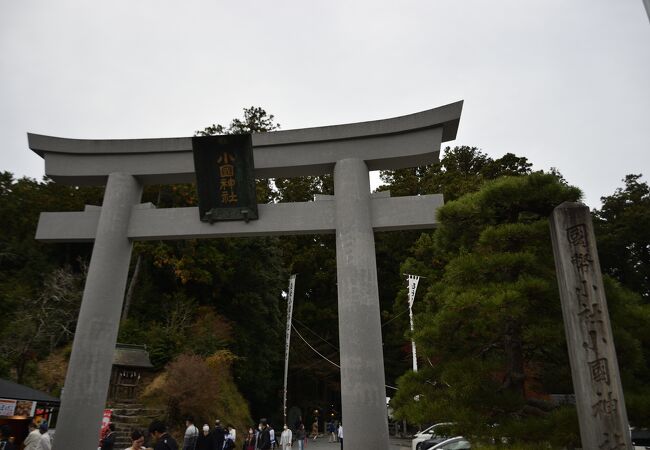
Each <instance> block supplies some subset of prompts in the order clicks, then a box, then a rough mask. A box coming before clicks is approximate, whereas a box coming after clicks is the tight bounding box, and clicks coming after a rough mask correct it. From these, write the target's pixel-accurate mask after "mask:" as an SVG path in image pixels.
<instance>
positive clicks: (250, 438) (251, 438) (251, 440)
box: [242, 427, 257, 450]
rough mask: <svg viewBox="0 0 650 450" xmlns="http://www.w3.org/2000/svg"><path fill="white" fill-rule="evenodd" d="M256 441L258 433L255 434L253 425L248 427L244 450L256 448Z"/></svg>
mask: <svg viewBox="0 0 650 450" xmlns="http://www.w3.org/2000/svg"><path fill="white" fill-rule="evenodd" d="M256 441H257V435H256V434H255V430H253V427H251V428H249V429H248V435H247V436H246V438H245V439H244V446H243V447H242V450H255V443H256Z"/></svg>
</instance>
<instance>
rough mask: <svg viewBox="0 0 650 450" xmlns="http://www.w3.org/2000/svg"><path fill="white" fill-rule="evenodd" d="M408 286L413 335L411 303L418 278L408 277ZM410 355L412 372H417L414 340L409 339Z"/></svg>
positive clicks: (413, 299)
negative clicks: (411, 356) (411, 357)
mask: <svg viewBox="0 0 650 450" xmlns="http://www.w3.org/2000/svg"><path fill="white" fill-rule="evenodd" d="M406 275H407V277H408V284H409V318H410V319H411V333H413V302H414V301H415V292H416V291H417V290H418V282H419V281H420V277H419V276H417V275H408V274H406ZM411 354H412V355H413V372H417V371H418V358H417V354H416V351H415V340H414V339H413V337H411Z"/></svg>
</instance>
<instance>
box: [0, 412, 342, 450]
mask: <svg viewBox="0 0 650 450" xmlns="http://www.w3.org/2000/svg"><path fill="white" fill-rule="evenodd" d="M185 427H186V428H185V433H184V435H183V444H182V446H181V447H179V445H178V443H177V442H176V440H175V439H174V438H173V437H172V436H171V435H170V434H169V433H168V431H167V426H166V425H165V423H164V422H161V421H159V420H155V421H153V422H152V423H151V425H150V426H149V434H150V436H151V437H153V439H154V443H153V447H146V446H145V434H144V433H143V432H142V431H141V430H133V431H132V433H131V447H129V448H128V449H126V450H148V449H150V448H153V450H234V449H237V430H235V428H234V427H233V426H232V425H227V426H225V427H224V426H222V424H221V421H219V420H216V421H215V423H214V426H213V427H210V426H209V425H208V424H205V425H203V426H202V427H201V429H200V430H199V428H198V427H197V426H196V425H195V424H194V419H193V418H192V417H188V418H187V419H186V421H185ZM313 431H314V430H313V427H312V435H310V436H308V435H307V432H306V430H305V425H304V424H303V423H302V420H300V419H299V420H298V421H297V422H296V424H295V426H294V429H293V430H292V429H290V428H289V427H288V426H287V425H286V424H285V425H284V427H283V429H282V431H281V432H280V433H279V434H278V433H276V431H275V429H274V428H273V426H272V425H271V424H270V423H269V421H268V420H267V419H261V420H260V422H259V424H258V425H257V427H250V428H249V429H248V430H247V432H246V433H245V434H244V436H243V444H242V446H241V450H276V449H277V450H291V449H293V448H294V447H293V445H294V444H296V447H297V449H298V450H304V448H305V441H306V440H307V439H309V438H312V439H314V440H315V439H316V438H318V424H317V423H316V431H315V433H314V432H313ZM114 432H115V426H114V425H113V424H110V425H109V431H108V433H107V434H106V436H105V437H104V438H103V439H102V441H101V450H116V449H115V433H114ZM327 432H328V435H329V442H340V444H341V449H343V426H342V424H340V423H339V424H338V425H335V424H334V422H328V424H327ZM36 449H37V450H41V449H40V448H38V447H37V448H36ZM2 450H4V449H2ZM10 450H11V449H10ZM45 450H49V447H48V448H47V449H45Z"/></svg>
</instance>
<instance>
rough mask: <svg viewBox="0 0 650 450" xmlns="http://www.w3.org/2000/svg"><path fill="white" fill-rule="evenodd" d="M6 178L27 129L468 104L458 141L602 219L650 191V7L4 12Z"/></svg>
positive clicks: (603, 2)
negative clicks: (631, 195) (575, 190)
mask: <svg viewBox="0 0 650 450" xmlns="http://www.w3.org/2000/svg"><path fill="white" fill-rule="evenodd" d="M0 58H1V59H0V61H1V63H0V64H1V65H0V170H8V171H11V172H14V173H15V174H16V175H18V176H22V175H27V176H30V177H35V178H40V177H41V176H42V174H43V163H42V160H41V159H40V158H39V157H38V156H36V155H35V154H34V153H32V152H31V151H30V150H29V149H28V147H27V139H26V133H27V132H28V131H30V132H35V133H41V134H47V135H53V136H62V137H68V138H91V139H93V138H94V139H113V138H114V139H118V138H146V137H172V136H190V135H191V134H192V133H193V132H194V130H196V129H199V128H203V127H204V126H207V125H209V124H212V123H222V124H227V123H228V122H229V121H230V119H232V118H233V117H239V116H240V115H241V111H242V108H243V107H247V106H252V105H255V106H262V107H263V108H265V109H266V110H267V111H268V112H270V113H272V114H274V115H275V116H276V119H277V121H278V122H279V123H280V124H281V125H282V128H283V129H290V128H303V127H311V126H322V125H332V124H338V123H347V122H357V121H365V120H373V119H382V118H388V117H394V116H399V115H404V114H410V113H413V112H418V111H421V110H425V109H429V108H433V107H436V106H440V105H443V104H447V103H450V102H454V101H457V100H465V105H464V110H463V115H462V117H461V123H460V128H459V132H458V139H457V140H456V141H454V142H451V143H449V144H450V145H452V146H453V145H471V146H477V147H480V148H481V149H482V150H483V151H484V152H486V153H487V154H489V155H490V156H493V157H500V156H501V155H503V154H504V153H506V152H512V153H515V154H517V155H520V156H526V157H527V158H528V159H529V160H530V161H531V162H532V163H533V164H534V167H535V168H538V169H548V168H550V167H557V168H558V169H559V170H560V171H561V172H562V173H563V174H564V175H565V177H566V178H567V180H568V181H569V182H570V183H572V184H575V185H577V186H579V187H580V188H582V189H583V191H584V192H585V200H586V202H587V203H588V204H589V205H590V206H592V207H597V206H599V198H600V196H602V195H608V194H611V193H612V192H613V191H614V189H615V188H616V187H620V186H622V182H621V181H620V180H621V179H622V178H623V177H624V176H625V175H626V174H628V173H643V174H644V180H646V181H648V180H649V179H650V170H649V169H650V23H649V21H648V16H647V15H646V12H645V10H644V7H643V2H642V1H641V0H491V1H488V0H420V1H410V0H401V1H395V0H391V1H385V0H369V1H354V0H345V1H343V0H328V1H320V2H319V1H309V0H275V1H256V2H253V1H218V0H211V1H207V0H206V1H198V0H194V1H187V0H186V1H183V2H179V1H171V0H170V1H166V0H156V1H154V0H111V1H106V2H89V1H82V0H57V1H51V0H42V1H34V0H20V1H13V0H0Z"/></svg>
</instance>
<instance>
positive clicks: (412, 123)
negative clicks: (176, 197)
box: [28, 101, 463, 185]
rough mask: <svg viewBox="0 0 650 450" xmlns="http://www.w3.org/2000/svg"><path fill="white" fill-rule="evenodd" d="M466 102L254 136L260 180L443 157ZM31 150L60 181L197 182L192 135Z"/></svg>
mask: <svg viewBox="0 0 650 450" xmlns="http://www.w3.org/2000/svg"><path fill="white" fill-rule="evenodd" d="M462 107H463V102H462V101H460V102H456V103H451V104H449V105H445V106H441V107H439V108H435V109H430V110H427V111H423V112H419V113H415V114H410V115H407V116H401V117H395V118H392V119H384V120H375V121H370V122H360V123H352V124H345V125H334V126H327V127H317V128H304V129H298V130H286V131H274V132H269V133H257V134H253V152H254V159H255V175H256V177H258V178H273V177H296V176H303V175H320V174H323V173H330V172H332V170H333V169H334V165H335V164H336V162H337V161H340V160H342V159H346V158H357V159H362V160H363V161H365V163H366V165H367V166H368V170H386V169H400V168H405V167H416V166H421V165H425V164H431V163H433V162H436V161H437V159H438V154H439V152H440V143H441V142H445V141H450V140H453V139H455V138H456V131H457V129H458V123H459V120H460V114H461V110H462ZM28 141H29V148H31V149H32V150H33V151H35V152H36V153H38V154H39V155H41V156H42V157H43V158H44V159H45V174H46V175H47V176H49V177H51V178H52V179H53V180H55V181H57V182H61V183H68V184H76V185H86V184H95V185H102V184H106V180H107V178H108V175H109V174H110V173H113V172H122V173H129V174H131V175H133V176H135V177H136V178H137V179H138V181H139V182H140V183H143V184H172V183H188V182H193V181H194V160H193V158H192V139H191V138H189V137H184V138H160V139H109V140H90V139H66V138H59V137H51V136H43V135H39V134H31V133H30V134H28Z"/></svg>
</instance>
